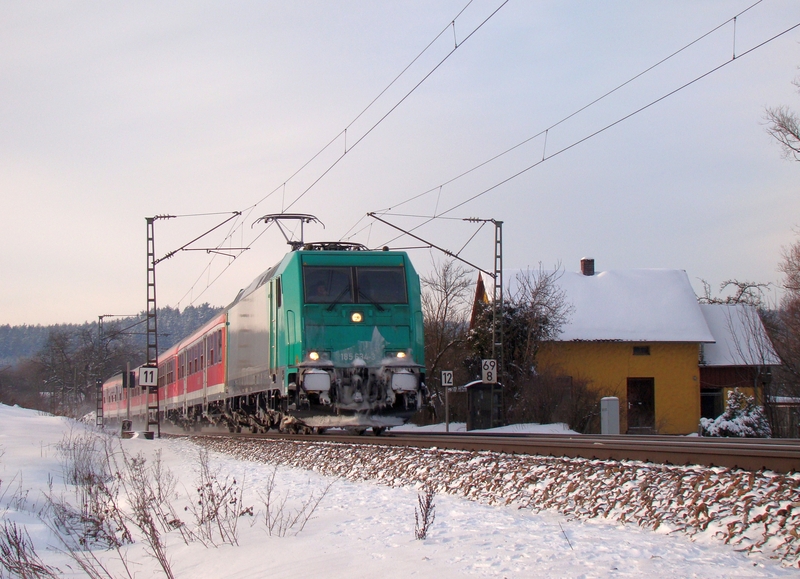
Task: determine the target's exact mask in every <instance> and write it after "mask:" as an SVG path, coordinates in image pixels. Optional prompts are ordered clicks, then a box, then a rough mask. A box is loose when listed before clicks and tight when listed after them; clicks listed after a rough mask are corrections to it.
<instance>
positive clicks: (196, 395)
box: [103, 313, 227, 427]
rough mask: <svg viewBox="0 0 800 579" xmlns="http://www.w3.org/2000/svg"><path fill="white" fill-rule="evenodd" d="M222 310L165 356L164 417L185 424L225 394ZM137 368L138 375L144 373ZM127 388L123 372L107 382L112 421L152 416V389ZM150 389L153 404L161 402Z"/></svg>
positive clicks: (161, 374) (161, 367) (106, 410)
mask: <svg viewBox="0 0 800 579" xmlns="http://www.w3.org/2000/svg"><path fill="white" fill-rule="evenodd" d="M226 319H227V318H226V314H224V313H223V314H220V315H218V316H216V317H214V319H212V320H211V321H209V322H208V323H206V324H205V325H204V326H202V327H201V328H200V329H199V330H197V331H196V332H194V333H193V334H191V335H190V336H188V337H186V338H184V339H183V340H181V341H180V342H178V343H177V344H175V345H173V346H171V347H170V348H169V349H167V350H166V351H164V352H162V353H161V355H160V356H159V364H158V406H159V409H160V411H161V413H162V418H163V419H166V420H170V421H172V422H174V423H177V424H181V425H182V426H184V427H189V426H191V424H192V423H195V422H198V421H199V420H200V419H201V418H202V416H203V415H204V413H205V412H206V410H207V408H208V404H209V403H210V402H215V401H218V400H222V399H223V398H224V397H225V350H226V343H225V342H226V340H225V331H224V329H225V322H226ZM138 371H139V369H138V368H137V369H136V370H135V374H136V376H137V377H138ZM134 384H135V387H133V388H123V374H122V373H120V374H116V375H115V376H112V377H111V378H109V379H108V380H106V381H105V383H104V384H103V415H104V419H105V420H106V421H108V422H119V421H121V420H125V419H130V420H132V421H134V422H136V423H137V424H144V423H146V420H147V411H148V410H147V407H148V400H147V396H148V395H147V394H146V389H144V388H141V387H139V386H138V378H136V379H135V381H134ZM155 396H156V395H155V394H150V395H149V398H150V406H154V405H155V404H154V403H155Z"/></svg>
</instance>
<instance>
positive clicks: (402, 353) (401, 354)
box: [397, 352, 406, 358]
mask: <svg viewBox="0 0 800 579" xmlns="http://www.w3.org/2000/svg"><path fill="white" fill-rule="evenodd" d="M397 357H398V358H405V357H406V353H405V352H397Z"/></svg>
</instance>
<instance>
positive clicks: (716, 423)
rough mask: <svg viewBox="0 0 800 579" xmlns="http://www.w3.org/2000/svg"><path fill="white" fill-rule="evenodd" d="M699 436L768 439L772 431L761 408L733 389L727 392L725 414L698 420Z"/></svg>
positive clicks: (748, 397)
mask: <svg viewBox="0 0 800 579" xmlns="http://www.w3.org/2000/svg"><path fill="white" fill-rule="evenodd" d="M700 435H701V436H736V437H741V438H770V437H771V436H772V430H771V429H770V427H769V422H768V421H767V415H766V413H765V412H764V407H763V406H756V402H755V399H754V398H753V397H752V396H746V395H745V394H743V393H742V392H740V391H739V389H738V388H734V389H733V390H730V391H729V392H728V403H727V406H726V407H725V412H723V413H722V414H721V415H720V416H717V417H716V418H701V419H700Z"/></svg>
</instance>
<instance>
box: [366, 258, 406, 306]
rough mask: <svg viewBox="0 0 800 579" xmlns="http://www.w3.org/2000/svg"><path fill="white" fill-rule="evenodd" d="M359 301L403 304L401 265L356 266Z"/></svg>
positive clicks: (404, 294) (404, 292) (403, 274)
mask: <svg viewBox="0 0 800 579" xmlns="http://www.w3.org/2000/svg"><path fill="white" fill-rule="evenodd" d="M356 280H357V286H356V287H357V288H358V302H359V303H374V304H405V303H407V302H408V297H407V296H406V275H405V271H404V269H403V268H402V267H357V268H356Z"/></svg>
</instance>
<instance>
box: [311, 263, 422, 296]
mask: <svg viewBox="0 0 800 579" xmlns="http://www.w3.org/2000/svg"><path fill="white" fill-rule="evenodd" d="M303 281H304V291H305V301H306V303H309V304H352V303H360V304H405V303H408V295H407V293H406V275H405V269H404V268H403V267H402V266H401V267H323V266H306V267H304V268H303Z"/></svg>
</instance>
